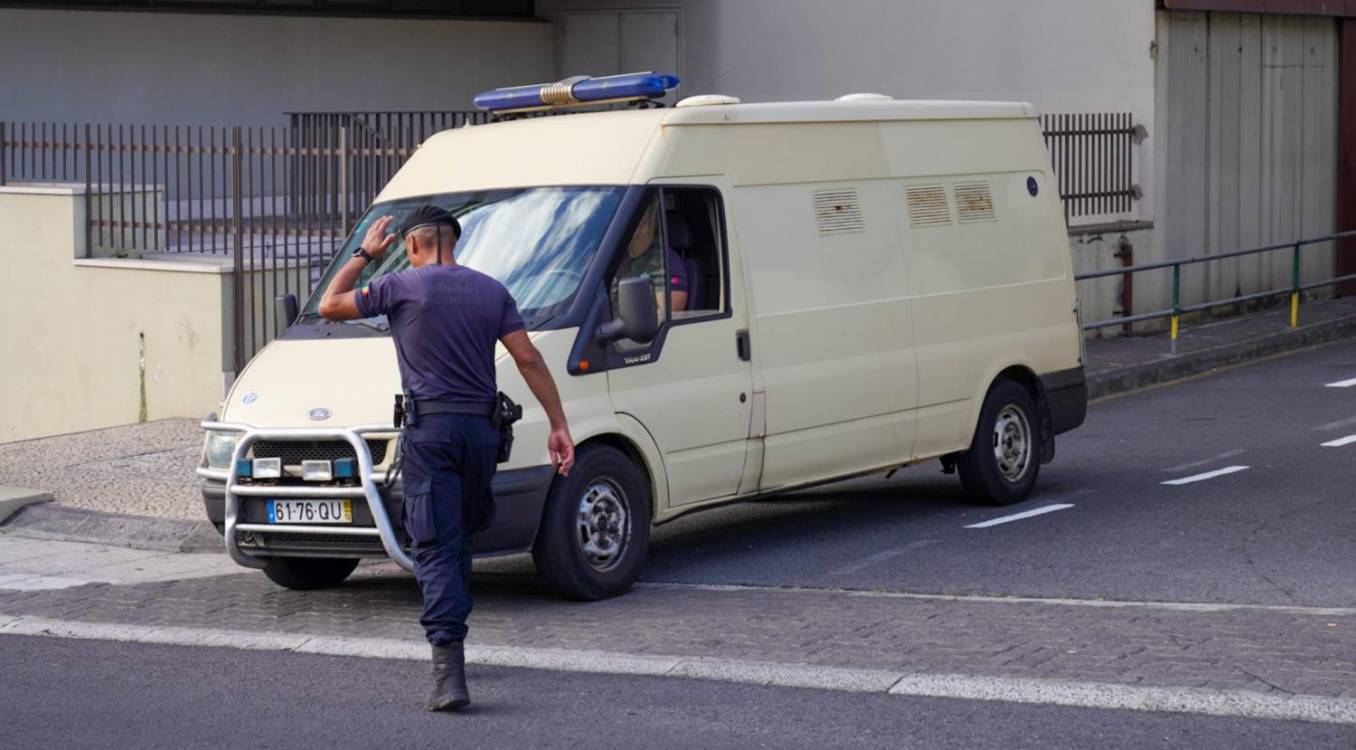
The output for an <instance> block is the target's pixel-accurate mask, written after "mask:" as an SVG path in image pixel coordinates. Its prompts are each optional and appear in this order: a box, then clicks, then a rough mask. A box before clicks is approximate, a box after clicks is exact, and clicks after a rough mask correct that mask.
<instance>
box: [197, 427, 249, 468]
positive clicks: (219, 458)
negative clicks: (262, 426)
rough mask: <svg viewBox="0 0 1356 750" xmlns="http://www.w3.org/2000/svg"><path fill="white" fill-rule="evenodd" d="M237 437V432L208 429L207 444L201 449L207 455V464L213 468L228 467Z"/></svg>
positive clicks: (233, 453) (238, 435)
mask: <svg viewBox="0 0 1356 750" xmlns="http://www.w3.org/2000/svg"><path fill="white" fill-rule="evenodd" d="M239 437H240V433H238V432H216V431H214V430H208V432H207V446H206V447H205V448H204V449H203V453H204V454H205V455H206V456H207V466H208V467H209V468H213V469H229V468H230V467H231V456H233V455H235V441H236V440H237V439H238V438H239Z"/></svg>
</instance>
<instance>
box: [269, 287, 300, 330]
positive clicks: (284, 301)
mask: <svg viewBox="0 0 1356 750" xmlns="http://www.w3.org/2000/svg"><path fill="white" fill-rule="evenodd" d="M273 315H274V317H275V319H276V320H277V322H278V328H279V330H282V329H285V328H287V327H288V326H290V325H292V324H293V323H295V322H296V320H297V295H295V294H283V295H279V296H277V297H274V298H273Z"/></svg>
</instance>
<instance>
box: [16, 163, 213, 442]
mask: <svg viewBox="0 0 1356 750" xmlns="http://www.w3.org/2000/svg"><path fill="white" fill-rule="evenodd" d="M79 190H80V189H79V188H69V187H66V188H53V187H6V188H0V227H4V228H5V231H4V232H3V233H0V264H3V266H4V268H5V275H6V279H7V280H8V283H7V284H6V286H5V293H4V294H2V295H0V320H4V321H5V325H4V326H3V327H2V328H0V394H3V401H0V442H7V441H11V440H23V439H27V438H34V437H41V436H45V435H56V434H61V433H67V432H74V431H79V430H90V429H97V428H101V427H110V426H113V425H120V424H129V423H133V422H137V421H144V420H148V419H162V418H165V417H201V416H204V415H206V414H207V413H208V412H210V411H213V410H215V409H216V408H217V406H218V403H219V401H220V400H221V397H222V395H223V388H224V376H223V372H224V370H226V369H228V365H227V364H226V362H228V356H227V355H228V353H229V352H228V349H227V347H228V345H229V342H230V336H231V333H230V327H229V321H230V314H229V313H230V308H229V307H228V303H229V301H230V289H231V287H230V279H231V277H230V275H229V274H226V273H223V270H224V269H223V268H221V267H220V266H217V265H204V264H196V263H185V262H154V261H140V260H121V259H82V258H81V257H80V256H83V255H84V254H85V253H84V247H83V246H84V242H85V232H84V220H85V218H84V203H85V201H84V196H83V195H81V194H80V193H79Z"/></svg>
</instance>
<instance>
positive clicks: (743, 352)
mask: <svg viewBox="0 0 1356 750" xmlns="http://www.w3.org/2000/svg"><path fill="white" fill-rule="evenodd" d="M735 353H737V354H738V355H739V358H740V359H741V360H743V361H745V362H748V361H749V358H750V357H751V356H752V355H753V352H752V351H751V350H750V346H749V332H748V330H747V329H745V330H742V331H735Z"/></svg>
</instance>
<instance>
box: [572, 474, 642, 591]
mask: <svg viewBox="0 0 1356 750" xmlns="http://www.w3.org/2000/svg"><path fill="white" fill-rule="evenodd" d="M576 539H577V541H578V542H579V547H580V550H581V551H582V552H583V553H584V557H585V559H587V560H588V561H589V565H591V566H593V568H594V569H595V570H600V571H602V570H608V569H610V568H612V567H614V566H615V565H616V564H617V563H618V562H619V561H620V560H621V559H622V557H623V554H624V553H625V551H626V545H627V543H628V542H629V541H630V540H631V513H630V506H629V504H628V503H627V498H626V493H625V492H623V491H622V489H621V487H620V486H619V485H618V484H617V483H616V482H614V481H612V480H610V479H606V478H604V479H598V480H596V481H594V482H593V483H591V484H590V485H589V486H588V487H586V488H585V489H584V493H583V495H582V496H581V497H580V499H579V515H578V522H577V534H576Z"/></svg>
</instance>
